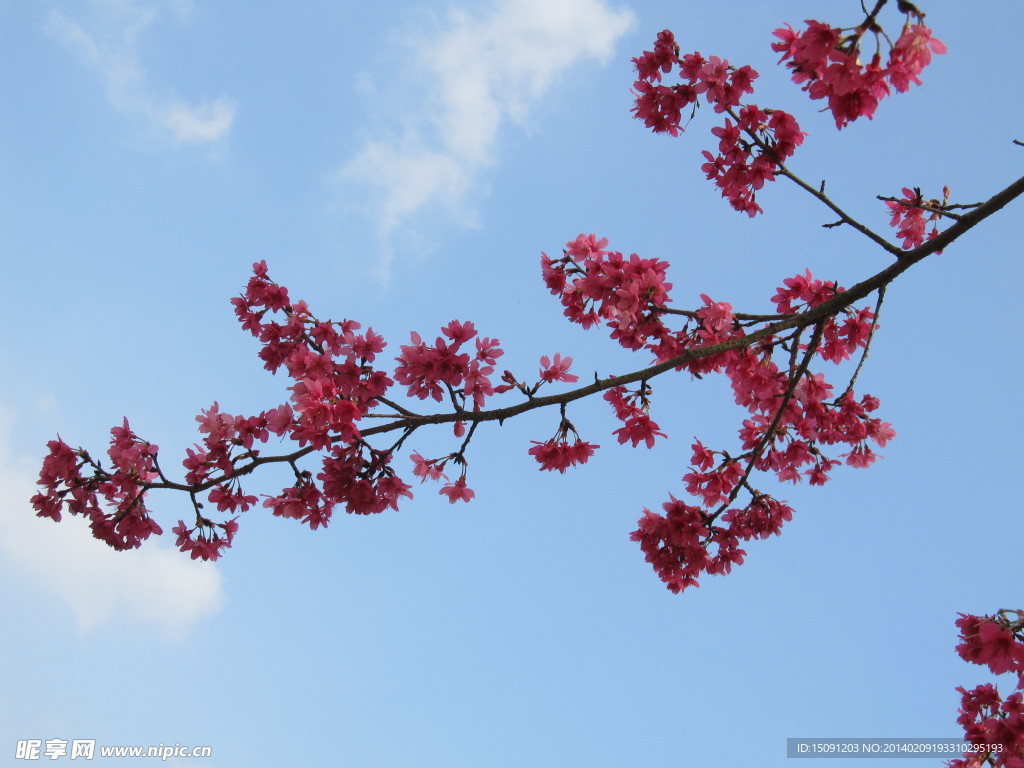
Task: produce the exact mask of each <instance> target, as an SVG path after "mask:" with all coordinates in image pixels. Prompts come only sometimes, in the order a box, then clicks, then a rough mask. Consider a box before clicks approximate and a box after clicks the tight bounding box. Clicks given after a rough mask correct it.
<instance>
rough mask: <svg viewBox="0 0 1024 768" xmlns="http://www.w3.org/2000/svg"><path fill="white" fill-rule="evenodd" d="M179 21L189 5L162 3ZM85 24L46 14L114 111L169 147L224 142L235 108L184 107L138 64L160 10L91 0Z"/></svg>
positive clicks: (220, 104)
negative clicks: (102, 88) (146, 128)
mask: <svg viewBox="0 0 1024 768" xmlns="http://www.w3.org/2000/svg"><path fill="white" fill-rule="evenodd" d="M163 5H164V6H165V8H166V10H168V11H169V12H170V13H171V15H172V16H175V17H177V19H178V20H179V21H187V20H188V18H189V17H190V15H191V5H190V4H189V3H187V2H183V0H168V1H167V2H165V3H164V4H163ZM90 8H91V9H92V11H93V13H92V14H91V18H90V20H89V22H87V23H83V22H79V21H75V20H73V19H72V18H71V17H69V16H68V15H67V14H65V13H62V12H61V11H59V10H56V9H55V10H52V11H51V12H50V15H49V18H48V20H47V30H48V31H49V33H50V34H51V35H53V36H54V37H55V38H57V39H58V40H60V41H61V42H62V43H63V44H64V45H65V46H66V47H67V48H69V49H70V50H72V51H73V52H74V53H76V54H77V55H78V57H79V58H80V59H81V60H82V61H83V62H84V63H85V64H86V65H87V66H88V67H89V68H90V69H92V70H93V71H94V72H95V73H96V75H97V76H98V77H99V78H100V80H101V81H102V82H103V84H104V86H105V88H106V92H107V99H108V100H109V101H110V104H111V106H113V107H114V108H115V109H116V110H118V111H119V112H122V113H124V114H127V115H131V116H134V117H137V118H139V119H141V120H143V121H145V122H146V123H147V124H148V126H149V127H150V129H151V130H152V131H153V132H154V133H155V134H156V135H157V136H158V137H159V138H161V139H163V140H170V141H171V142H173V143H174V144H210V143H213V142H217V141H219V140H221V139H223V138H225V137H226V136H227V135H228V133H229V132H230V130H231V126H232V124H233V123H234V120H235V112H236V110H237V105H236V104H235V102H233V101H231V100H230V99H226V98H218V99H215V100H213V101H209V100H204V101H202V102H200V103H199V104H195V105H190V104H188V103H186V102H184V101H182V100H180V99H178V98H176V97H174V96H168V95H158V94H157V93H156V92H155V90H154V89H153V87H152V86H151V85H150V84H149V83H148V81H147V78H146V73H145V71H144V70H143V68H142V65H141V64H140V51H139V49H140V42H139V41H140V38H141V36H142V34H143V33H144V32H145V31H146V30H148V29H149V28H150V27H151V26H152V25H153V23H154V21H155V20H156V18H157V17H158V16H159V13H160V10H161V6H160V5H159V4H156V3H150V4H144V3H140V2H137V1H136V0H94V1H93V2H92V4H91V5H90Z"/></svg>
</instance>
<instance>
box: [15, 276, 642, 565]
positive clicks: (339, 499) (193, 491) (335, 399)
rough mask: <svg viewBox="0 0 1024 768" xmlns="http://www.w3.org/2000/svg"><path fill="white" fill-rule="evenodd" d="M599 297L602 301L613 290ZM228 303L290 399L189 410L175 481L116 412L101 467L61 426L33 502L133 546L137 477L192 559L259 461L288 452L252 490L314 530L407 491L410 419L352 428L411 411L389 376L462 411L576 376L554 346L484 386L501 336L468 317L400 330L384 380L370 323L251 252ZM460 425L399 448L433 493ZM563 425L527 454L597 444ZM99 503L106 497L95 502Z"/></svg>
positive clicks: (582, 456)
mask: <svg viewBox="0 0 1024 768" xmlns="http://www.w3.org/2000/svg"><path fill="white" fill-rule="evenodd" d="M611 274H612V272H611V270H610V269H609V270H608V271H606V273H605V274H604V277H605V278H606V279H613V278H612V277H611ZM608 301H609V308H610V307H611V306H612V301H613V300H612V299H611V298H609V300H608ZM615 301H617V302H618V306H619V307H620V309H619V311H620V312H625V311H626V308H627V306H628V300H627V298H626V297H625V296H622V297H619V298H618V299H615ZM232 304H233V305H234V309H235V314H236V315H237V316H238V319H239V321H240V322H241V324H242V327H243V328H244V329H245V330H247V331H249V332H250V333H251V334H252V335H253V336H255V337H256V338H257V339H258V340H259V341H260V344H261V347H260V351H259V356H260V358H261V359H262V360H263V363H264V367H265V368H266V369H267V370H269V371H270V372H271V373H277V372H278V371H279V370H281V369H283V370H284V371H285V372H286V373H287V375H288V377H289V378H290V379H291V380H292V384H291V385H290V386H289V387H288V389H289V391H290V393H291V394H290V398H289V402H286V403H284V404H282V405H279V406H277V407H275V408H271V409H269V410H265V411H262V412H261V413H259V414H258V415H255V416H244V415H232V414H229V413H225V412H223V411H222V410H221V408H220V405H219V403H216V402H214V403H213V405H212V406H211V407H210V408H209V409H207V410H204V411H202V412H201V413H200V414H199V415H198V416H197V417H196V421H197V422H198V425H199V432H200V434H201V435H202V439H201V440H200V442H198V443H196V444H194V445H193V446H192V447H191V448H188V449H187V450H186V456H185V459H184V460H183V462H182V464H183V466H184V470H185V478H184V479H185V484H179V483H174V482H172V481H170V480H167V479H166V478H165V477H164V476H163V475H162V474H161V473H160V471H159V467H158V465H157V446H155V445H152V444H150V443H147V442H145V441H143V440H141V439H139V438H138V436H136V435H135V434H134V433H133V432H132V431H131V430H130V428H129V426H128V423H127V421H125V423H124V425H123V426H122V427H116V428H115V429H114V430H112V437H111V444H110V450H109V451H108V454H109V456H110V459H111V461H112V463H113V466H112V468H111V469H109V470H107V469H104V468H103V467H102V466H100V465H99V464H98V463H96V462H95V461H93V460H92V458H91V457H89V455H88V454H87V453H86V452H85V451H84V450H82V449H78V450H73V449H72V448H71V447H70V446H68V445H67V444H66V443H65V442H64V441H63V440H60V439H57V440H54V441H51V442H50V444H49V447H50V454H49V456H48V457H47V458H46V460H45V461H44V462H43V468H42V471H41V473H40V485H41V486H42V488H43V492H42V493H37V494H36V495H35V496H34V497H33V499H32V504H33V506H34V508H35V509H36V511H37V514H38V515H40V516H43V517H50V518H51V519H53V520H56V521H59V520H60V519H61V510H62V509H64V508H67V509H68V510H69V511H70V512H71V513H73V514H85V515H86V516H88V517H89V518H90V520H91V522H92V528H93V532H94V534H95V535H96V536H97V538H101V539H103V540H104V541H106V542H108V543H109V544H110V545H111V546H114V547H116V548H118V549H126V548H131V547H137V546H139V544H140V543H141V542H142V541H143V540H144V539H145V538H147V537H148V536H149V535H151V534H153V533H157V534H159V533H162V530H161V528H160V526H158V525H157V524H156V522H155V521H153V520H152V519H151V518H150V517H149V513H148V510H147V509H146V507H145V505H144V501H145V497H146V494H147V492H148V491H149V490H151V489H154V488H173V489H176V490H182V491H187V492H189V494H190V497H191V498H192V501H193V506H194V507H195V512H196V516H195V522H194V523H193V524H191V525H190V524H186V523H185V522H184V521H183V520H179V521H178V524H177V525H176V526H175V527H174V528H173V532H174V534H175V535H176V536H177V541H176V546H177V547H178V548H179V549H181V551H182V552H187V553H190V554H191V556H192V557H193V558H201V559H203V560H216V559H217V558H219V557H220V556H221V555H222V554H223V551H224V550H225V549H227V548H228V547H230V546H231V544H232V541H233V539H234V537H235V535H236V533H237V531H238V522H237V517H232V518H230V519H227V520H224V521H222V522H215V521H213V520H211V519H210V517H209V516H208V514H207V513H205V512H204V508H205V507H206V506H207V505H209V506H210V507H216V511H217V512H218V513H224V514H233V515H237V514H238V513H243V512H246V511H247V510H249V509H251V508H252V507H254V506H255V505H257V503H258V502H259V500H258V499H257V497H256V496H253V495H249V494H247V493H246V491H245V489H244V488H243V487H242V484H241V477H242V476H243V475H246V474H248V473H249V472H251V471H252V470H253V469H254V468H255V467H257V466H258V465H259V464H261V463H264V462H270V461H274V462H287V463H288V465H289V466H290V467H291V468H292V470H293V473H294V476H295V482H294V483H293V484H292V485H290V486H288V487H286V488H284V489H283V490H282V491H281V492H280V493H278V494H276V495H269V496H265V497H264V499H263V502H262V505H263V507H265V508H267V509H270V510H271V512H272V514H273V515H275V516H277V517H282V518H291V519H295V520H299V521H301V522H302V523H304V524H306V525H308V526H309V527H310V528H312V529H314V530H315V529H317V528H319V527H322V526H326V525H328V523H329V522H330V519H331V517H332V514H333V511H334V509H335V508H336V507H339V506H342V507H344V509H345V511H346V512H348V513H351V514H375V513H379V512H382V511H384V510H386V509H397V508H398V504H399V502H400V500H401V499H403V498H411V497H412V492H411V487H410V486H409V485H408V484H407V483H405V482H404V481H403V480H402V479H401V478H400V477H399V476H398V475H397V474H396V472H395V469H394V467H393V460H394V455H395V452H396V451H397V449H398V448H399V447H400V446H401V445H402V443H403V441H404V440H405V439H406V438H407V437H408V436H409V435H410V434H411V433H412V432H413V431H414V429H415V428H416V426H415V425H411V426H409V427H407V428H406V430H405V431H404V432H403V433H402V435H401V436H400V437H399V439H398V441H397V442H396V443H395V444H394V445H393V446H391V447H390V448H385V449H378V448H375V447H374V446H372V445H370V444H369V443H368V442H367V441H366V440H365V439H364V435H363V432H362V431H361V430H360V422H361V421H362V420H363V419H364V417H366V416H367V414H369V413H370V412H371V411H373V410H375V409H378V408H380V407H382V406H384V407H387V408H393V409H396V412H394V413H391V414H388V415H389V416H391V417H394V418H398V419H401V418H402V417H403V416H406V415H412V414H411V412H410V411H408V410H405V409H403V408H402V407H401V406H398V405H396V404H394V403H392V402H391V401H390V400H388V399H387V398H386V395H387V393H388V391H389V389H390V388H391V387H392V386H393V385H394V384H395V383H396V382H397V383H398V384H400V385H402V386H403V387H405V388H406V391H407V394H408V395H409V396H410V397H413V398H419V399H421V400H422V399H434V400H436V401H443V400H445V399H447V400H448V401H449V402H451V403H452V405H453V406H454V408H455V409H456V413H465V414H469V413H471V412H473V411H479V410H480V409H482V408H483V406H484V404H485V402H486V399H487V398H488V397H490V396H491V395H493V394H495V393H501V392H506V391H508V390H510V389H513V388H518V389H520V390H521V391H522V392H523V394H525V395H526V396H527V397H532V396H533V395H534V394H535V393H536V391H537V389H538V388H539V387H540V386H542V385H544V384H550V383H553V382H565V383H572V382H575V381H577V377H576V376H575V375H573V374H572V373H570V368H571V366H572V358H571V357H563V356H562V355H560V354H556V355H554V357H553V358H552V357H548V356H544V357H542V358H541V360H540V364H541V368H540V371H539V380H538V381H537V382H536V383H535V384H533V385H532V386H531V387H527V386H526V385H524V384H520V383H519V382H518V381H517V380H516V378H515V376H514V375H513V374H512V373H511V372H509V371H506V372H505V375H504V376H503V381H505V382H506V384H504V385H502V386H499V387H497V388H495V387H494V386H493V385H492V382H491V379H490V376H491V374H492V373H493V372H494V368H493V366H494V364H495V363H496V361H497V359H498V358H499V357H501V356H502V355H503V354H504V352H503V350H502V349H501V347H500V343H499V342H498V340H496V339H490V338H486V337H480V336H479V335H478V334H477V331H476V329H475V327H474V326H473V324H472V323H468V322H461V321H458V320H453V321H452V322H450V323H448V324H447V325H446V326H445V327H443V328H442V329H441V334H440V335H439V336H438V337H437V338H436V340H435V341H434V342H433V343H432V344H428V343H426V342H425V341H424V340H423V339H422V338H421V337H420V336H419V334H417V333H412V334H411V337H410V343H409V344H407V345H403V346H402V348H401V354H400V355H399V356H398V357H397V358H395V360H396V365H395V368H394V379H392V378H391V377H390V376H388V375H387V373H385V372H384V371H383V370H381V368H380V367H378V365H377V359H378V356H379V355H380V354H381V353H382V352H383V350H384V348H385V342H384V339H383V338H382V337H381V336H380V335H378V334H376V333H375V332H374V331H373V329H372V328H370V329H367V330H366V332H364V333H360V332H359V331H360V325H359V323H356V322H354V321H351V320H343V321H340V322H333V321H321V320H319V319H317V318H316V317H315V316H314V315H313V314H312V313H311V312H310V310H309V308H308V306H307V305H306V303H305V302H303V301H292V300H291V299H290V297H289V295H288V290H287V289H286V288H285V287H283V286H281V285H278V284H277V283H275V282H273V281H272V280H271V279H270V277H269V276H268V272H267V265H266V263H265V262H262V261H261V262H258V263H256V264H254V265H253V276H252V277H251V278H250V279H249V282H248V284H247V285H246V289H245V292H244V293H243V294H242V295H241V296H239V297H236V298H234V299H232ZM609 311H610V309H609ZM375 415H376V414H375ZM563 419H564V414H563ZM378 423H379V422H378ZM424 423H425V422H424ZM564 424H568V422H564ZM474 427H475V422H474ZM569 428H570V429H571V425H569ZM572 431H573V433H574V434H575V430H572ZM454 432H455V436H456V437H457V438H461V437H463V436H465V435H466V426H465V420H459V421H456V422H455V423H454ZM472 433H473V430H472V428H471V429H470V432H469V436H467V437H466V439H465V441H464V443H463V445H462V447H461V448H460V449H459V450H458V451H457V452H455V453H452V454H449V455H448V456H446V457H443V458H441V459H433V460H430V461H427V460H425V459H423V457H422V456H420V455H419V454H418V453H413V454H412V459H413V473H414V475H416V476H417V477H419V478H420V479H421V480H424V481H425V480H428V479H429V480H444V481H446V482H445V484H444V485H443V487H442V488H441V489H440V491H439V493H440V494H441V495H442V496H445V497H446V498H448V499H449V501H451V502H452V503H454V502H456V501H469V500H470V499H472V498H473V497H474V495H475V494H474V492H473V490H472V489H470V488H469V487H468V485H467V482H466V460H465V449H466V445H467V444H468V442H469V438H470V437H471V436H472ZM566 434H567V430H566V428H565V427H564V426H563V428H561V429H560V431H559V433H558V435H556V438H554V439H553V440H550V441H548V442H546V443H535V444H534V445H535V447H534V448H532V449H531V450H530V453H531V454H532V455H533V456H535V457H536V458H537V459H538V461H540V462H541V465H542V468H544V469H558V470H559V471H563V472H564V471H565V469H566V467H568V466H570V465H572V464H579V463H583V462H585V461H586V460H587V459H588V458H589V457H590V456H591V455H592V454H593V451H594V449H596V448H597V446H595V445H591V444H589V443H586V442H583V441H580V440H579V438H578V436H577V437H576V440H575V442H573V443H571V444H570V443H569V442H568V441H567V440H566V439H565V436H566ZM272 437H276V438H279V439H282V440H285V439H286V440H291V441H294V443H295V444H297V445H298V446H299V449H298V450H296V451H295V452H294V453H292V454H290V455H284V456H264V455H263V450H264V447H263V446H264V444H265V443H267V442H268V441H269V440H270V439H271V438H272ZM313 451H319V452H321V455H320V456H319V459H320V462H321V464H320V470H319V471H318V472H315V474H314V472H313V471H309V470H304V469H300V468H299V467H298V464H297V461H298V460H299V459H301V458H302V457H304V456H306V455H308V454H309V453H311V452H313ZM449 461H453V462H454V463H456V464H457V465H459V466H460V467H461V472H460V474H459V476H458V478H457V479H455V480H454V481H448V478H447V476H446V475H445V474H444V471H443V470H444V468H445V465H446V463H447V462H449ZM200 494H205V502H200V500H199V498H200ZM101 502H103V503H105V504H106V505H107V506H110V507H112V508H113V510H112V511H111V512H110V513H107V512H104V511H103V510H102V509H101Z"/></svg>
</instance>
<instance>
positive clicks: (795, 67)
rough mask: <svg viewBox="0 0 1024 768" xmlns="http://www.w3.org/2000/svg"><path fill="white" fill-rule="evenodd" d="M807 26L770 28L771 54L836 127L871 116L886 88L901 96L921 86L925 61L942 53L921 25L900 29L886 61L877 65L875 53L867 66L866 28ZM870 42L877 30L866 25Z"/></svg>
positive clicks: (810, 22) (878, 55) (878, 58)
mask: <svg viewBox="0 0 1024 768" xmlns="http://www.w3.org/2000/svg"><path fill="white" fill-rule="evenodd" d="M805 23H806V24H807V28H806V29H804V30H803V31H801V32H799V33H798V32H796V31H795V30H794V29H793V28H792V27H791V26H789V25H788V24H787V25H786V27H785V28H783V29H777V30H775V36H776V37H777V38H779V42H777V43H772V50H773V51H778V52H779V53H781V54H782V58H781V59H779V61H780V62H783V61H785V62H787V64H786V66H787V67H789V68H790V69H791V70H792V72H793V82H795V83H797V84H801V85H802V86H803V90H804V91H806V92H807V94H808V96H810V97H811V98H812V99H825V100H826V101H827V103H828V109H829V110H830V111H831V112H832V116H833V117H834V118H835V121H836V127H837V128H839V129H842V128H843V127H845V126H846V125H849V124H850V123H852V122H853V121H854V120H856V119H857V118H858V117H867V118H868V119H871V118H873V117H874V114H875V110H876V109H877V108H878V102H879V101H881V100H882V99H883V98H885V97H886V96H888V95H890V93H891V89H892V88H895V89H896V91H898V92H900V93H902V92H904V91H906V90H908V89H909V88H910V85H911V84H912V83H913V84H917V85H920V84H921V79H920V78H919V77H918V75H920V74H921V71H922V70H923V69H924V68H925V67H926V66H928V64H930V63H931V60H932V54H933V53H945V52H946V46H945V45H943V43H942V42H940V41H939V40H936V39H935V38H934V37H932V36H931V30H930V29H928V28H927V27H925V26H923V25H921V24H911V23H910V22H909V20H908V21H907V23H906V24H905V25H904V27H903V31H902V33H901V34H900V37H899V39H898V40H897V41H896V43H895V44H894V45H892V46H891V48H890V51H889V59H888V61H887V63H886V65H885V66H884V67H883V66H882V56H881V53H880V52H876V53H875V54H874V55H873V56H872V57H871V59H870V60H869V61H868V63H867V65H864V64H862V63H861V60H860V44H861V40H862V37H863V35H864V33H865V32H866V31H868V28H867V27H865V26H863V25H862V26H860V27H857V28H855V29H854V30H853V32H852V34H850V35H844V34H843V30H842V29H839V28H837V27H830V26H829V25H827V24H822V23H821V22H819V21H814V20H808V21H806V22H805ZM871 31H873V32H874V33H875V37H876V39H877V38H878V37H879V36H880V34H881V28H879V27H877V25H876V24H875V23H874V22H873V21H872V22H871Z"/></svg>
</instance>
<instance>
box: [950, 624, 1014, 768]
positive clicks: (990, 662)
mask: <svg viewBox="0 0 1024 768" xmlns="http://www.w3.org/2000/svg"><path fill="white" fill-rule="evenodd" d="M1011 614H1013V615H1015V616H1016V618H1015V619H1011V617H1010V615H1011ZM956 625H957V627H958V628H959V629H960V644H959V645H957V649H956V650H957V653H959V654H960V656H961V658H963V659H964V660H965V661H970V662H972V663H974V664H979V665H982V666H987V667H988V668H989V670H990V671H991V672H992V673H993V674H996V675H1003V674H1012V675H1016V677H1017V686H1016V691H1015V692H1014V693H1012V694H1010V695H1009V696H1007V697H1006V698H1005V699H1004V698H1003V697H1002V696H1001V695H1000V693H999V690H998V689H997V688H996V686H995V685H992V684H991V683H987V684H984V685H979V686H978V687H976V688H974V689H972V690H967V689H965V688H962V687H961V688H957V691H958V692H959V693H960V695H961V702H960V715H959V717H958V718H957V722H958V723H960V725H961V726H963V729H964V734H965V738H966V739H967V740H968V741H970V742H971V743H973V744H978V745H984V744H987V745H998V746H999V747H1001V749H999V750H997V751H991V752H987V753H983V752H979V753H976V754H971V755H969V756H965V757H964V759H962V760H954V761H951V762H950V763H949V766H950V768H975V767H976V766H981V765H982V764H984V763H986V762H987V763H988V764H990V765H993V766H995V768H1004V767H1005V768H1024V697H1022V694H1021V689H1024V611H1000V612H999V613H997V614H996V615H994V616H981V617H979V616H972V615H968V614H963V613H962V614H960V618H959V619H957V622H956Z"/></svg>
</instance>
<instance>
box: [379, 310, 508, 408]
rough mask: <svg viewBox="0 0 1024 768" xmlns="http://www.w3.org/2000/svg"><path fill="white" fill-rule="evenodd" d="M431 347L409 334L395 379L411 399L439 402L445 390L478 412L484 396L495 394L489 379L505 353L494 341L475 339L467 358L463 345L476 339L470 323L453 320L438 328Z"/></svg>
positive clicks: (474, 330)
mask: <svg viewBox="0 0 1024 768" xmlns="http://www.w3.org/2000/svg"><path fill="white" fill-rule="evenodd" d="M441 333H442V334H444V336H445V337H446V338H447V339H448V341H445V340H444V339H443V338H441V337H440V336H438V337H437V339H436V340H435V341H434V344H433V345H428V344H426V343H425V342H424V341H423V340H422V339H421V338H420V335H419V334H418V333H415V332H413V333H412V334H410V340H411V342H412V343H411V344H407V345H403V346H402V354H401V355H400V356H399V357H398V358H397V359H398V367H397V368H396V369H395V380H396V381H398V383H399V384H402V385H404V386H406V387H408V389H409V396H410V397H418V398H420V399H421V400H424V399H426V398H428V397H432V398H433V399H434V400H437V401H438V402H441V400H442V399H444V396H445V393H446V390H447V391H450V392H453V393H455V392H456V391H457V394H459V395H460V397H461V398H462V399H463V400H466V399H469V400H472V402H473V407H474V408H475V409H477V410H479V409H480V408H482V407H483V404H484V401H485V400H486V398H487V397H489V396H490V395H493V394H494V387H493V386H492V385H491V380H490V378H488V377H489V376H490V375H491V374H492V373H494V368H493V367H492V366H493V365H494V364H495V362H496V361H497V359H498V358H499V357H501V356H502V355H503V354H505V353H504V351H502V349H501V348H500V347H499V346H498V345H499V344H500V342H499V341H498V340H497V339H489V338H486V337H484V338H478V339H476V343H475V346H476V350H475V352H474V353H473V354H472V355H470V354H468V353H466V352H463V351H462V345H463V344H466V343H467V342H469V341H470V340H472V339H473V338H475V337H476V335H477V332H476V328H474V327H473V323H462V322H459V321H458V320H452V321H451V322H450V323H449V324H448V325H446V326H445V327H444V328H442V329H441Z"/></svg>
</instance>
